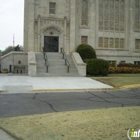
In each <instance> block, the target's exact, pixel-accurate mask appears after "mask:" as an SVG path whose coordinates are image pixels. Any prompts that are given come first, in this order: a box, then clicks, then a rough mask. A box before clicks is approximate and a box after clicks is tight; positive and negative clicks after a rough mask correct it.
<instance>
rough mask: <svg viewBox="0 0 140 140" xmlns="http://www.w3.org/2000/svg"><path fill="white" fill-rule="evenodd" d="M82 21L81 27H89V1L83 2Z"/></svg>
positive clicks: (83, 0)
mask: <svg viewBox="0 0 140 140" xmlns="http://www.w3.org/2000/svg"><path fill="white" fill-rule="evenodd" d="M81 18H82V21H81V25H85V26H87V25H88V0H82V16H81Z"/></svg>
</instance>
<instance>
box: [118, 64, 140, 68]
mask: <svg viewBox="0 0 140 140" xmlns="http://www.w3.org/2000/svg"><path fill="white" fill-rule="evenodd" d="M117 67H131V68H140V65H134V64H131V63H120V64H118V65H117Z"/></svg>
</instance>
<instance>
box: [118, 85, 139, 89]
mask: <svg viewBox="0 0 140 140" xmlns="http://www.w3.org/2000/svg"><path fill="white" fill-rule="evenodd" d="M136 87H140V84H133V85H124V86H122V87H120V88H121V89H129V88H136Z"/></svg>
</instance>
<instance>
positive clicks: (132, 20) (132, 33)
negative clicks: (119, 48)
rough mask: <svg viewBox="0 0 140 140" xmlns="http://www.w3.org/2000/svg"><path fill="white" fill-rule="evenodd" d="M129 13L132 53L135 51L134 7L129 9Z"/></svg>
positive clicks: (130, 48) (130, 49) (130, 47)
mask: <svg viewBox="0 0 140 140" xmlns="http://www.w3.org/2000/svg"><path fill="white" fill-rule="evenodd" d="M129 13H130V14H129V15H130V29H129V52H130V54H132V53H133V51H134V46H135V45H134V29H133V28H134V18H133V17H134V14H133V9H132V8H131V7H130V9H129Z"/></svg>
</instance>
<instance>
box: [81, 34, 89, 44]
mask: <svg viewBox="0 0 140 140" xmlns="http://www.w3.org/2000/svg"><path fill="white" fill-rule="evenodd" d="M81 44H88V37H87V36H81Z"/></svg>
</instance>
